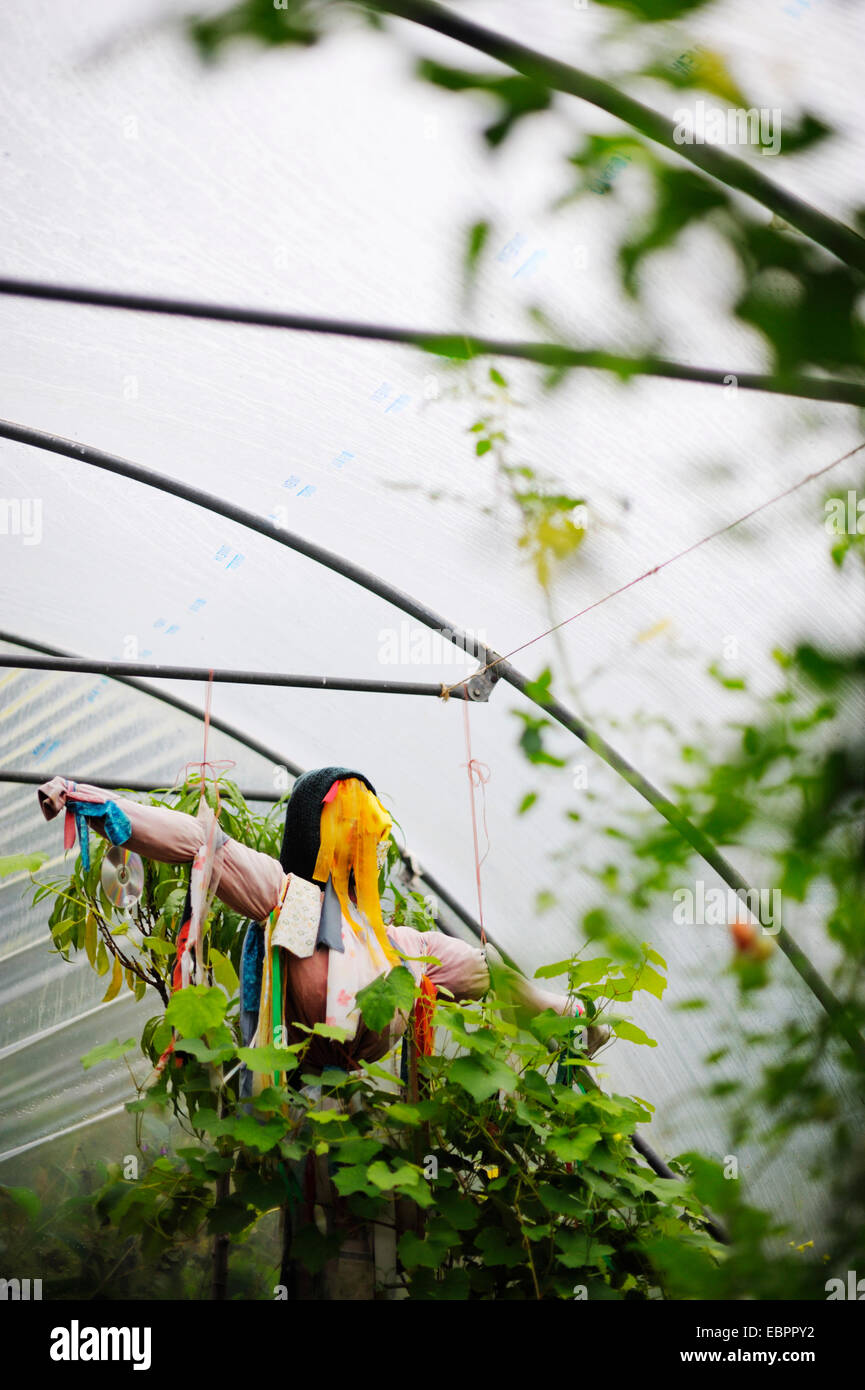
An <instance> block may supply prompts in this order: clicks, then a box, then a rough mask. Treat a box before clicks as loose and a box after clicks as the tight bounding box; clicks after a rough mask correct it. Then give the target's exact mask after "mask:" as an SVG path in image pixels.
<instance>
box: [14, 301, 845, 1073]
mask: <svg viewBox="0 0 865 1390" xmlns="http://www.w3.org/2000/svg"><path fill="white" fill-rule="evenodd" d="M0 292H2V291H0ZM46 297H48V296H46ZM112 307H114V306H112ZM116 307H123V306H122V305H118V306H116ZM156 312H159V310H156ZM162 312H172V311H171V310H168V311H166V310H164V309H163V310H162ZM173 312H180V313H183V312H184V309H183V308H177V307H176V308H175V309H174V310H173ZM0 438H6V439H10V440H12V441H14V442H15V443H19V444H27V445H31V446H33V447H35V448H39V449H43V450H46V451H48V452H51V453H56V454H60V455H62V456H65V457H67V458H71V459H75V460H77V461H78V462H80V463H85V464H88V465H90V466H92V467H96V468H102V469H104V470H106V471H107V472H110V473H114V474H116V475H118V476H119V477H124V478H128V479H130V480H131V481H133V482H139V483H142V484H144V485H145V486H148V487H153V488H155V489H157V490H158V491H161V492H164V493H166V494H168V495H170V496H174V497H178V498H180V499H181V500H183V501H187V502H191V503H192V504H193V505H195V506H199V507H202V508H203V509H205V510H207V511H210V512H213V513H215V514H217V515H219V516H223V517H225V518H226V519H227V520H229V521H232V522H234V523H235V524H236V525H239V526H244V527H246V528H247V529H249V530H252V531H256V532H258V533H259V535H262V536H265V537H267V538H268V539H270V540H275V541H277V542H279V544H280V545H284V546H285V547H286V548H287V549H289V550H293V551H295V552H296V553H298V554H301V555H305V556H306V557H307V558H308V559H311V560H314V561H316V563H318V564H321V565H323V566H325V568H327V569H329V570H331V572H333V573H335V574H339V575H341V576H342V577H343V578H345V579H349V580H350V581H351V582H352V583H355V584H357V585H358V586H359V587H361V588H364V589H366V590H367V591H368V592H369V593H372V594H375V595H376V596H377V597H379V598H382V599H384V600H385V602H387V603H390V604H392V605H393V606H394V607H396V608H399V609H401V610H402V611H403V612H404V613H407V614H408V615H409V616H410V617H413V618H415V619H416V620H417V621H419V622H421V623H423V624H424V626H425V627H428V628H430V629H431V630H432V631H435V632H438V633H440V634H441V635H447V636H448V640H450V641H451V642H453V643H454V645H457V646H459V647H460V648H462V649H463V650H464V651H467V652H471V653H472V655H474V656H475V657H476V658H477V659H478V660H479V661H482V662H483V663H484V674H487V678H488V680H492V681H496V680H499V679H502V680H505V681H507V682H508V684H509V685H511V686H513V687H514V689H515V690H518V691H519V692H520V694H522V695H524V696H525V697H526V698H527V699H529V700H530V701H531V702H532V703H533V704H535V705H537V706H538V707H539V708H540V709H541V710H543V711H544V713H545V714H547V715H549V716H551V717H552V718H553V719H555V720H556V722H557V723H559V724H561V725H562V727H563V728H565V729H567V730H568V731H569V732H570V733H572V734H574V735H575V736H576V737H577V738H579V739H580V740H581V741H582V742H583V743H585V744H586V746H587V747H588V748H589V749H591V751H592V752H594V753H595V754H596V755H597V756H598V757H600V758H601V759H602V760H603V761H604V762H606V763H607V765H608V766H609V767H611V768H612V769H613V770H614V771H615V772H617V773H618V774H619V775H620V776H621V777H622V778H623V779H624V780H625V781H626V782H627V783H628V784H629V785H630V786H631V787H633V789H634V790H635V791H636V792H638V793H639V795H640V796H642V797H643V798H644V800H646V801H648V802H649V804H650V805H651V806H653V807H654V809H655V810H656V811H658V812H659V813H660V815H662V816H663V818H664V819H665V820H666V821H667V822H668V824H669V825H671V826H672V828H673V829H674V830H675V831H677V833H678V834H680V835H681V836H682V837H683V838H684V839H685V840H686V841H687V842H688V843H689V844H690V845H691V846H692V848H693V849H695V850H696V851H697V853H698V854H699V855H700V857H701V858H702V859H703V860H704V861H705V862H706V863H707V864H708V865H709V866H710V867H711V868H713V869H714V870H715V872H716V873H717V874H718V875H719V876H720V877H721V878H722V879H723V880H724V882H726V883H727V884H728V885H729V887H731V888H732V889H733V891H734V892H735V894H736V896H737V897H739V898H742V899H744V901H745V902H746V904H747V906H748V907H749V909H750V910H751V911H752V912H753V914H754V915H755V916H756V917H757V919H758V921H759V923H760V925H761V926H762V927H766V928H771V934H772V935H773V936H774V937H775V939H776V940H777V942H778V945H779V946H780V947H781V950H782V951H783V952H784V954H785V955H786V956H787V959H788V960H789V961H790V963H791V965H792V966H793V968H794V969H795V970H796V972H797V974H798V975H799V976H800V977H801V978H802V979H803V980H804V982H805V983H806V985H807V986H808V987H809V989H810V990H811V992H812V993H813V995H814V996H815V998H816V999H817V1000H818V1001H819V1003H820V1004H821V1005H822V1007H823V1008H824V1010H825V1011H826V1013H827V1015H828V1016H829V1019H830V1020H831V1022H832V1024H833V1026H834V1027H835V1028H836V1030H837V1032H838V1033H839V1035H840V1036H841V1037H842V1038H843V1039H844V1041H845V1042H846V1043H847V1045H848V1046H849V1047H850V1049H851V1051H852V1052H853V1053H854V1054H855V1056H856V1057H857V1059H858V1060H859V1061H860V1063H862V1064H863V1065H865V1038H863V1037H862V1035H861V1034H860V1032H859V1030H858V1028H857V1027H856V1025H855V1023H854V1022H853V1020H852V1019H851V1018H850V1017H849V1016H848V1014H847V1012H846V1010H845V1008H844V1006H843V1004H842V1003H841V1001H840V1000H839V999H838V997H837V995H836V994H835V993H834V991H833V990H832V989H831V987H830V986H829V984H828V983H827V982H826V981H825V980H824V979H823V977H822V975H821V974H820V973H819V971H818V970H817V969H816V967H815V966H814V964H813V963H812V961H811V960H810V958H809V957H808V956H807V955H806V954H805V952H804V951H803V950H802V948H801V947H800V946H799V945H798V943H797V942H796V941H795V939H794V938H793V937H792V936H791V935H790V932H789V931H788V930H787V928H786V927H784V926H779V925H778V924H776V923H774V922H772V921H770V920H769V916H768V911H767V909H766V907H765V905H764V903H763V900H762V897H761V895H760V894H759V893H758V892H756V891H755V890H754V889H752V888H750V887H749V885H748V883H747V880H746V879H745V878H744V877H743V876H742V875H741V874H740V873H739V872H738V870H737V869H735V868H734V866H733V865H732V864H731V863H730V862H729V860H728V859H726V857H725V856H724V855H723V854H721V852H720V850H719V849H718V848H717V846H716V845H715V844H714V842H713V841H712V840H711V839H710V838H709V836H708V835H706V834H705V832H704V831H702V830H700V829H699V827H698V826H696V825H695V824H694V823H693V821H691V820H690V819H689V817H688V816H686V815H685V814H684V812H683V811H681V810H680V809H679V808H678V807H677V806H676V805H675V803H674V802H672V801H670V799H669V798H668V797H666V796H665V795H664V794H663V793H662V792H661V791H659V790H658V788H657V787H655V786H654V784H653V783H652V782H650V781H649V779H648V778H647V777H645V776H644V775H643V774H642V773H641V772H639V771H638V770H637V768H635V767H634V766H633V764H631V763H630V762H629V761H628V760H627V759H626V758H625V757H623V756H622V754H620V753H619V752H618V751H617V750H616V749H615V748H613V747H612V745H611V744H610V743H608V742H607V740H606V739H604V738H602V737H601V735H600V734H598V733H596V732H595V731H594V730H593V729H592V728H590V727H589V725H587V724H586V723H585V721H584V720H582V719H579V718H578V717H577V715H575V714H574V713H573V712H572V711H571V710H569V709H568V708H567V706H566V705H564V704H563V703H562V702H561V701H559V700H555V699H552V698H551V697H550V696H547V695H545V696H544V697H543V698H542V697H541V695H540V694H538V693H536V691H535V689H534V688H533V687H534V684H535V683H534V682H532V681H531V680H530V679H529V678H528V677H527V676H525V675H524V674H523V673H522V672H521V671H519V670H517V668H516V667H515V666H513V665H512V664H511V663H510V661H508V660H507V659H506V658H505V657H502V656H500V655H499V653H498V652H496V651H494V650H493V649H492V648H489V647H487V646H486V645H485V644H484V643H482V642H479V641H477V639H476V638H475V637H473V636H471V635H470V634H468V633H465V632H463V631H462V629H461V628H459V627H458V626H457V625H456V624H453V623H448V622H446V621H445V620H444V619H443V618H441V617H440V615H438V614H437V613H435V612H434V611H433V610H432V609H431V608H428V607H427V606H426V605H425V604H422V603H420V602H419V601H418V600H417V599H415V598H413V597H412V596H411V595H409V594H406V593H405V592H404V591H403V590H401V589H398V588H397V587H396V586H395V585H393V584H390V583H389V582H388V581H386V580H384V579H382V578H380V577H379V576H377V575H373V574H371V573H370V572H369V571H368V570H365V569H364V568H363V567H362V566H360V565H357V564H355V563H354V562H353V561H351V560H347V559H345V558H343V557H342V556H339V555H336V554H334V553H333V552H332V551H329V550H327V549H326V548H325V547H324V546H321V545H318V544H317V543H316V542H314V541H309V540H306V539H305V538H304V537H302V536H299V535H296V534H295V533H294V532H290V531H287V530H285V529H283V528H282V527H278V526H275V525H273V524H272V523H270V522H269V521H267V520H266V519H263V518H261V517H259V516H256V515H255V514H254V513H253V512H249V511H246V510H245V509H244V508H242V507H238V506H236V505H234V504H233V503H231V502H228V501H226V500H225V499H224V498H221V497H217V496H216V495H214V494H212V493H208V492H205V491H203V490H202V489H201V488H196V487H192V486H190V485H189V484H186V483H182V482H179V481H178V480H176V479H174V478H170V477H167V476H166V475H165V474H160V473H157V472H155V471H154V470H152V469H149V468H144V467H143V466H142V465H140V464H136V463H133V462H131V461H130V460H128V459H124V458H121V457H119V456H118V455H116V454H111V453H108V452H106V451H105V450H102V449H98V448H95V447H94V446H92V445H89V444H81V443H79V442H78V441H77V440H72V439H66V438H64V437H63V436H61V435H55V434H50V433H48V432H46V431H43V430H38V429H34V428H32V427H30V426H27V425H20V424H16V423H15V422H13V421H10V420H0ZM491 667H494V668H495V672H494V673H492V674H491V675H490V674H488V673H487V668H491ZM478 676H479V673H477V672H476V673H475V675H474V677H467V678H466V680H465V681H459V682H456V684H457V685H465V686H466V687H467V689H470V687H469V682H471V681H472V680H475V681H477V679H478ZM442 693H443V695H444V696H445V698H446V697H447V691H446V688H445V687H443V689H442ZM478 694H480V692H478ZM475 698H478V695H477V694H476V696H475ZM752 903H754V904H756V907H752V906H751V905H752Z"/></svg>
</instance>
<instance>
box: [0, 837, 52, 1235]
mask: <svg viewBox="0 0 865 1390" xmlns="http://www.w3.org/2000/svg"><path fill="white" fill-rule="evenodd" d="M46 858H47V856H46ZM0 1192H2V1193H4V1194H5V1195H6V1196H7V1197H10V1198H11V1199H12V1201H13V1202H14V1203H15V1205H16V1206H19V1207H20V1208H21V1210H22V1211H23V1212H25V1213H26V1215H27V1218H28V1220H29V1221H35V1220H36V1218H37V1217H38V1215H39V1212H40V1211H41V1209H42V1204H41V1202H40V1201H39V1198H38V1197H37V1196H36V1193H35V1192H31V1190H30V1188H29V1187H6V1186H4V1185H0Z"/></svg>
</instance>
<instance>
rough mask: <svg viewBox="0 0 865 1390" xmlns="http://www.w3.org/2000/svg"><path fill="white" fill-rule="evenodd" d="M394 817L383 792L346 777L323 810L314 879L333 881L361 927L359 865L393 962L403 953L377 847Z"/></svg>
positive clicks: (379, 935)
mask: <svg viewBox="0 0 865 1390" xmlns="http://www.w3.org/2000/svg"><path fill="white" fill-rule="evenodd" d="M391 825H392V821H391V818H390V816H389V814H388V812H387V811H386V810H385V808H384V807H383V806H382V804H381V802H380V801H379V799H378V797H377V796H375V795H374V794H373V792H371V791H370V789H369V787H367V786H364V784H363V782H360V781H358V779H357V778H356V777H346V778H343V779H342V780H341V781H339V782H337V784H336V793H335V795H334V796H333V797H332V798H331V800H330V801H328V802H326V803H325V805H324V806H323V807H322V811H321V846H320V848H319V851H318V858H317V859H316V861H315V869H314V870H313V874H312V876H313V878H314V879H317V880H318V882H319V883H326V882H327V879H328V876H330V878H332V880H333V886H334V890H335V892H336V896H337V898H338V899H339V904H340V907H341V908H342V911H343V916H344V917H346V918H348V920H349V922H351V924H352V926H353V927H354V930H355V932H356V933H357V934H358V935H360V930H361V929H360V927H359V926H358V925H356V922H355V919H354V918H353V917H352V905H351V902H350V900H349V896H348V880H349V874H350V872H351V870H352V869H354V882H355V888H356V891H357V903H358V907H359V908H360V910H361V912H362V913H363V914H364V916H365V917H366V919H367V921H368V922H369V924H370V926H371V927H372V929H373V932H374V933H375V938H376V940H377V941H378V944H379V945H380V947H381V949H382V951H383V952H384V954H385V956H386V957H387V959H388V960H389V961H390V963H391V965H396V964H398V962H399V956H398V955H397V954H396V952H395V951H394V949H393V947H392V946H391V944H390V942H389V941H388V939H387V932H386V931H385V926H384V922H383V921H382V915H381V901H380V899H379V896H378V857H377V854H376V847H377V845H378V843H379V841H380V840H382V839H384V837H385V836H386V835H387V834H389V832H390V829H391Z"/></svg>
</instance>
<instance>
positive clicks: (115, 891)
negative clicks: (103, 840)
mask: <svg viewBox="0 0 865 1390" xmlns="http://www.w3.org/2000/svg"><path fill="white" fill-rule="evenodd" d="M101 879H102V887H103V888H104V890H105V896H106V897H107V898H108V900H109V902H112V903H113V904H114V906H115V907H119V908H120V909H121V910H123V911H128V910H129V908H131V907H134V906H135V904H136V903H137V902H138V899H139V898H140V897H141V894H142V892H143V891H144V865H143V864H142V862H141V856H140V855H138V854H132V852H131V851H130V850H128V849H124V848H123V846H122V845H112V847H111V849H109V850H106V852H105V854H104V856H103V859H102V874H101Z"/></svg>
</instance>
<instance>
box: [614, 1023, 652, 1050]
mask: <svg viewBox="0 0 865 1390" xmlns="http://www.w3.org/2000/svg"><path fill="white" fill-rule="evenodd" d="M610 1022H611V1024H612V1026H613V1029H614V1031H615V1033H616V1036H617V1037H619V1038H624V1039H625V1041H626V1042H632V1043H639V1044H640V1045H641V1046H643V1047H657V1046H658V1044H657V1041H656V1040H655V1039H654V1038H650V1037H649V1035H648V1033H644V1032H643V1030H642V1028H638V1027H637V1025H636V1023H631V1022H630V1021H629V1020H628V1019H625V1018H620V1019H617V1020H616V1021H615V1023H613V1020H612V1019H611V1020H610Z"/></svg>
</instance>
